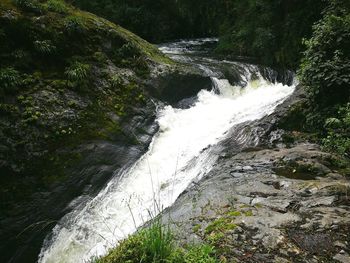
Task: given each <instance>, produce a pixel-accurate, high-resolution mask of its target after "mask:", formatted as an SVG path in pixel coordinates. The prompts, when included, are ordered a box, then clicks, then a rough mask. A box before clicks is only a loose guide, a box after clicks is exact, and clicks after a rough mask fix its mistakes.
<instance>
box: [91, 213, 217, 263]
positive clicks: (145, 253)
mask: <svg viewBox="0 0 350 263" xmlns="http://www.w3.org/2000/svg"><path fill="white" fill-rule="evenodd" d="M140 262H142V263H216V262H219V261H218V260H217V259H216V257H215V251H214V248H213V247H212V246H210V245H207V244H201V245H193V246H187V247H180V246H178V245H177V244H176V243H175V239H174V235H173V233H172V231H171V230H170V228H169V227H168V226H164V225H163V224H162V223H161V222H160V220H159V219H157V220H154V221H153V223H152V224H151V226H150V227H148V228H146V229H141V230H139V231H138V232H137V233H136V234H134V235H131V236H129V237H128V238H127V239H125V240H123V241H121V242H120V244H119V246H117V247H116V248H114V249H112V250H110V251H109V253H108V255H106V256H105V257H101V258H96V259H93V260H92V263H140Z"/></svg>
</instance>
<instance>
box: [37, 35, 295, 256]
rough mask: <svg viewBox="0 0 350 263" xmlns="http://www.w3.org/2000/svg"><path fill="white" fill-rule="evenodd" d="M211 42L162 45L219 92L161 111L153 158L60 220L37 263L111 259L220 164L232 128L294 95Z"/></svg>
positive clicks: (150, 154) (205, 93) (143, 160)
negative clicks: (111, 252)
mask: <svg viewBox="0 0 350 263" xmlns="http://www.w3.org/2000/svg"><path fill="white" fill-rule="evenodd" d="M210 42H213V40H212V39H205V40H193V41H181V42H177V43H171V44H166V45H162V46H160V49H161V50H162V51H163V52H164V53H167V54H168V55H170V56H171V57H172V58H173V59H175V60H178V61H182V62H186V63H190V64H193V65H195V66H197V67H199V68H200V69H202V70H203V71H204V72H205V74H207V75H209V76H210V77H211V79H212V82H213V89H212V90H211V91H207V90H202V91H200V92H199V93H198V95H197V99H196V100H195V102H194V103H193V105H192V106H191V107H189V108H186V109H179V108H173V107H171V106H166V107H163V108H162V109H160V110H159V112H158V118H157V122H158V124H159V126H160V130H159V132H158V133H157V134H156V135H155V136H154V138H153V141H152V143H151V145H150V147H149V150H148V152H147V153H146V154H144V156H142V157H141V158H140V159H139V160H138V161H137V162H136V163H135V164H134V165H133V166H132V167H130V168H129V169H128V170H126V171H124V173H123V174H122V175H121V176H115V178H113V179H112V180H111V181H110V182H109V183H108V185H107V186H106V187H105V189H103V190H102V191H101V192H100V193H99V194H98V195H97V196H96V197H95V198H94V199H92V200H91V201H89V202H88V203H86V204H85V206H83V207H80V208H77V209H76V210H75V211H73V212H71V213H70V214H67V215H66V216H65V217H63V218H62V219H61V220H60V221H59V223H58V224H57V225H56V227H55V228H54V229H53V233H51V234H50V235H49V236H48V237H47V238H46V240H45V242H44V245H43V247H42V249H41V253H40V256H39V262H45V263H46V262H64V263H68V262H74V263H76V262H88V261H89V259H91V257H95V256H101V255H103V254H105V253H106V252H107V251H108V249H109V248H111V247H113V246H115V245H116V244H117V243H118V241H120V240H121V239H123V238H125V237H127V236H128V235H129V234H131V233H133V232H135V230H136V229H137V228H138V227H139V226H141V225H142V224H144V223H145V222H147V221H148V220H149V219H150V218H151V217H153V216H155V215H156V214H158V213H159V212H160V211H161V210H162V209H164V208H166V207H168V206H170V205H172V204H173V203H174V201H175V200H176V198H177V197H178V196H179V195H180V194H181V193H182V192H183V191H184V190H185V189H186V187H187V186H188V185H189V184H190V183H191V182H192V181H193V180H198V179H199V178H200V177H201V176H203V175H204V174H205V173H206V172H208V171H209V170H210V169H211V167H212V166H213V165H214V164H215V162H216V160H217V158H218V154H217V153H215V152H214V151H212V150H211V146H212V145H215V144H217V143H218V142H219V141H221V140H222V139H224V138H225V134H226V133H227V131H228V130H229V129H230V128H231V127H233V126H234V125H237V124H239V123H242V122H245V121H248V120H256V119H260V118H262V117H264V116H266V115H268V114H271V113H272V112H273V111H274V109H275V107H276V106H277V105H278V104H280V103H281V102H283V101H284V100H285V99H286V98H287V97H288V96H289V95H291V94H292V92H293V90H294V86H295V85H293V84H292V85H290V86H288V85H283V84H281V83H276V82H275V83H272V82H270V81H268V80H266V79H264V78H263V77H262V76H261V74H260V71H259V69H258V67H256V66H253V65H249V64H244V63H238V62H230V61H218V60H215V59H213V58H209V57H206V56H205V55H204V54H203V48H200V47H203V44H204V46H205V45H206V44H208V43H210ZM220 65H225V68H226V69H227V68H230V69H231V70H235V71H236V72H238V74H239V76H240V78H239V79H238V80H237V83H239V84H240V85H231V84H230V82H229V81H228V80H227V79H225V74H224V73H223V72H221V69H220ZM231 83H232V81H231Z"/></svg>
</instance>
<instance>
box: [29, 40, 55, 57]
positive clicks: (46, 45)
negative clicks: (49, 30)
mask: <svg viewBox="0 0 350 263" xmlns="http://www.w3.org/2000/svg"><path fill="white" fill-rule="evenodd" d="M34 48H35V50H36V51H37V52H39V53H40V54H43V55H50V54H53V53H54V52H55V51H56V46H54V45H53V44H52V42H51V40H43V41H40V40H36V41H35V42H34Z"/></svg>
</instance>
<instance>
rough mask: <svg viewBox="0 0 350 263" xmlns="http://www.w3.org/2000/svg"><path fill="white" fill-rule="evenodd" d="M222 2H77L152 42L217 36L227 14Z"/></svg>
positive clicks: (100, 0)
mask: <svg viewBox="0 0 350 263" xmlns="http://www.w3.org/2000/svg"><path fill="white" fill-rule="evenodd" d="M224 2H225V1H223V0H218V1H215V4H214V2H213V1H212V0H202V1H194V0H158V1H154V0H143V1H124V0H114V1H110V0H99V1H96V0H75V4H77V5H78V6H79V7H80V8H82V9H85V10H87V11H90V12H93V13H95V14H98V15H100V16H102V17H105V18H107V19H109V20H111V21H113V22H115V23H118V24H120V25H122V26H123V27H125V28H127V29H129V30H131V31H132V32H134V33H136V34H137V35H140V36H141V37H143V38H145V39H147V40H148V41H151V42H161V41H166V40H169V39H176V38H183V37H199V36H208V35H214V34H216V33H217V32H218V29H219V24H220V21H222V17H223V13H224V10H225V7H224Z"/></svg>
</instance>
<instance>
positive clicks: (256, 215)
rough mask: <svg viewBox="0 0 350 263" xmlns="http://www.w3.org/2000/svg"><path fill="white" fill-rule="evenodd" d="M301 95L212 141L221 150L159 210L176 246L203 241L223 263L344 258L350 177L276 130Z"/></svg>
mask: <svg viewBox="0 0 350 263" xmlns="http://www.w3.org/2000/svg"><path fill="white" fill-rule="evenodd" d="M303 98H304V94H303V92H302V89H300V88H299V89H298V90H297V92H296V93H295V94H294V95H293V96H292V97H291V98H290V99H289V100H287V101H286V102H285V103H284V104H282V105H281V106H279V107H278V109H277V110H276V113H275V114H272V115H270V116H268V117H266V118H264V119H263V120H260V121H257V122H254V123H246V124H243V125H242V126H240V127H236V128H235V129H234V130H232V131H231V136H230V137H229V138H228V139H227V140H226V141H224V142H223V143H222V144H221V145H218V146H217V147H218V148H221V149H224V150H223V151H222V152H224V153H225V154H224V155H222V157H221V158H220V159H219V161H218V162H217V164H216V165H215V167H214V168H213V169H212V171H211V172H210V173H209V174H207V175H206V176H205V177H204V178H202V179H201V180H200V181H199V182H196V183H193V184H192V185H191V186H190V187H189V188H188V189H187V190H186V191H185V193H183V194H182V195H181V196H180V197H179V198H178V200H177V201H176V203H175V204H174V205H173V206H172V207H170V208H169V209H167V210H166V211H165V213H164V214H163V217H162V218H163V220H164V221H165V222H167V223H170V225H171V226H172V227H173V229H174V231H175V233H176V236H177V237H178V240H179V242H180V243H187V244H188V243H192V242H195V243H198V242H207V243H210V244H211V245H213V246H214V247H215V248H216V250H217V252H218V254H219V255H222V256H221V259H222V260H224V262H350V261H349V260H350V258H349V253H350V238H349V235H348V232H349V230H350V199H349V196H348V195H349V190H350V181H349V180H348V178H347V177H346V176H344V175H342V174H340V173H339V171H338V170H337V167H336V166H335V165H334V163H336V160H337V157H336V156H333V155H331V154H329V153H325V152H322V151H321V150H320V147H319V146H318V145H315V144H312V143H308V142H295V143H294V144H292V145H290V146H289V147H287V146H286V145H285V144H284V142H283V140H282V137H283V136H282V134H283V131H281V130H278V129H277V125H276V123H278V119H279V118H280V116H283V114H284V112H285V111H286V110H287V109H288V108H289V107H291V106H292V105H293V104H294V103H297V102H298V101H300V100H301V99H303ZM248 128H249V131H250V133H248V135H247V129H248ZM241 134H246V136H245V137H244V139H243V140H242V139H239V138H242V136H239V135H241ZM237 138H238V139H237ZM225 260H226V261H225Z"/></svg>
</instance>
